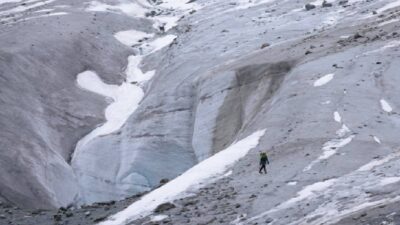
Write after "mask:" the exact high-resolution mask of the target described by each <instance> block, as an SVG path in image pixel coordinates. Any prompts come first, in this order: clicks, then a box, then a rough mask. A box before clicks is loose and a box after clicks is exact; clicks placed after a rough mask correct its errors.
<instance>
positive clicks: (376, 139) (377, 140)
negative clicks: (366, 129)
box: [373, 136, 382, 144]
mask: <svg viewBox="0 0 400 225" xmlns="http://www.w3.org/2000/svg"><path fill="white" fill-rule="evenodd" d="M373 138H374V141H375V142H376V143H378V144H382V142H381V140H380V139H379V138H378V137H377V136H373Z"/></svg>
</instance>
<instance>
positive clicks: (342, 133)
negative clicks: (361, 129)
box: [303, 124, 355, 172]
mask: <svg viewBox="0 0 400 225" xmlns="http://www.w3.org/2000/svg"><path fill="white" fill-rule="evenodd" d="M350 132H351V130H350V129H349V128H348V127H347V126H346V125H345V124H343V125H342V127H341V128H340V129H339V130H338V131H336V134H337V135H338V137H339V138H335V139H332V140H330V141H328V142H326V143H324V145H323V147H322V151H323V152H322V154H321V155H320V156H319V157H318V158H317V159H315V160H314V161H312V162H311V163H310V164H309V165H308V166H306V167H305V168H304V169H303V172H306V171H309V170H311V168H312V167H313V166H315V165H316V164H317V163H319V162H321V161H322V160H326V159H328V158H330V157H332V156H333V155H335V154H336V153H337V152H338V150H339V149H340V148H343V147H344V146H346V145H348V144H349V143H350V142H351V141H352V140H353V139H354V137H355V135H349V136H347V137H346V135H347V134H348V133H350Z"/></svg>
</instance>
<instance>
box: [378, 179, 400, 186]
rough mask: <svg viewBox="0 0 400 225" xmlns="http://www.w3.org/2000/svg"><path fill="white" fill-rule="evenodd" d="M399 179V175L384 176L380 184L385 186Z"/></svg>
mask: <svg viewBox="0 0 400 225" xmlns="http://www.w3.org/2000/svg"><path fill="white" fill-rule="evenodd" d="M399 181H400V177H385V178H383V179H382V180H381V181H380V182H379V185H380V186H386V185H389V184H394V183H397V182H399Z"/></svg>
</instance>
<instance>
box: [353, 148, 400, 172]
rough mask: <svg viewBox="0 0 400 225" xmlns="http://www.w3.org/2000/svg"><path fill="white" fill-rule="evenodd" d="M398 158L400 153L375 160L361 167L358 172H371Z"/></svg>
mask: <svg viewBox="0 0 400 225" xmlns="http://www.w3.org/2000/svg"><path fill="white" fill-rule="evenodd" d="M398 157H400V152H397V153H393V154H390V155H388V156H386V157H385V158H383V159H377V160H373V161H371V162H369V163H367V164H365V165H364V166H362V167H360V168H359V169H358V170H357V171H361V172H362V171H371V170H372V169H374V168H375V167H377V166H380V165H383V164H385V163H387V162H389V161H391V160H393V159H396V158H398Z"/></svg>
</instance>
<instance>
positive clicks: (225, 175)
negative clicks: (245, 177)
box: [224, 170, 233, 177]
mask: <svg viewBox="0 0 400 225" xmlns="http://www.w3.org/2000/svg"><path fill="white" fill-rule="evenodd" d="M232 173H233V172H232V170H229V171H228V172H226V173H225V174H224V177H229V176H230V175H232Z"/></svg>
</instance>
